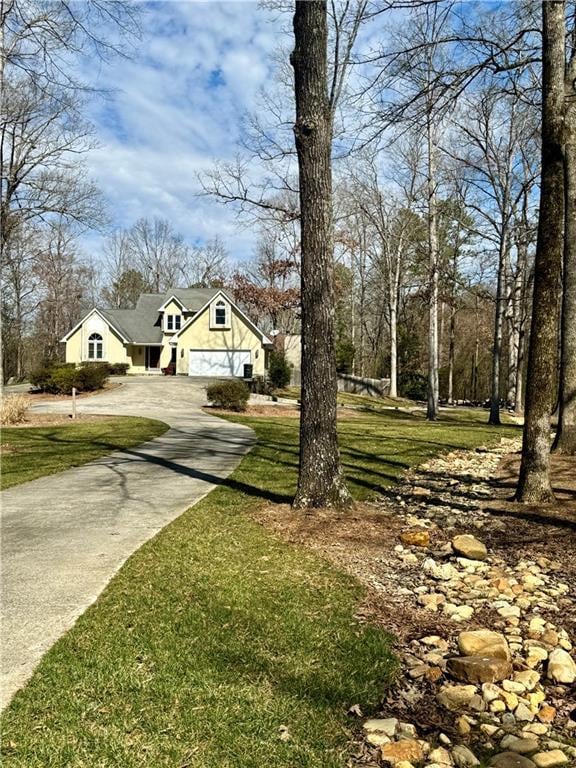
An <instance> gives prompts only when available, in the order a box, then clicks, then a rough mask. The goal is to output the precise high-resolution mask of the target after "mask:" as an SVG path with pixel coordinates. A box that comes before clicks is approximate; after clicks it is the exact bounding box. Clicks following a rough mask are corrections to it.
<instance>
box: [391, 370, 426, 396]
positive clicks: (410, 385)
mask: <svg viewBox="0 0 576 768" xmlns="http://www.w3.org/2000/svg"><path fill="white" fill-rule="evenodd" d="M398 390H399V391H400V394H401V395H402V397H408V398H410V400H426V397H427V391H428V381H427V379H426V376H422V374H420V373H414V372H413V371H406V372H405V373H401V374H400V376H399V377H398Z"/></svg>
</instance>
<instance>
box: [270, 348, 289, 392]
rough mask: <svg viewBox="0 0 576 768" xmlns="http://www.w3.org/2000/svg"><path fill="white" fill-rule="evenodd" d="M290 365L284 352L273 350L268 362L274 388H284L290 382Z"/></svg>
mask: <svg viewBox="0 0 576 768" xmlns="http://www.w3.org/2000/svg"><path fill="white" fill-rule="evenodd" d="M290 376H291V371H290V365H289V364H288V360H286V355H285V354H284V352H278V351H277V350H275V349H274V350H272V352H271V353H270V362H269V364H268V378H269V379H270V384H272V386H273V387H274V389H284V387H287V386H288V384H290Z"/></svg>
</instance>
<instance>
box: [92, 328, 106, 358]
mask: <svg viewBox="0 0 576 768" xmlns="http://www.w3.org/2000/svg"><path fill="white" fill-rule="evenodd" d="M103 351H104V344H103V342H102V336H100V334H99V333H92V334H90V336H89V337H88V360H102V355H103Z"/></svg>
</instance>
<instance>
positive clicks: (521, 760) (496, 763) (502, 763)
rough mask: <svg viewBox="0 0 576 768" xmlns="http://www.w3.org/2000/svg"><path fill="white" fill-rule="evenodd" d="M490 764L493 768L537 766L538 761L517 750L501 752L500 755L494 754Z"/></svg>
mask: <svg viewBox="0 0 576 768" xmlns="http://www.w3.org/2000/svg"><path fill="white" fill-rule="evenodd" d="M490 765H491V766H492V768H536V763H533V762H532V760H530V759H529V758H528V757H524V756H523V755H517V754H516V753H515V752H500V754H499V755H494V757H493V758H492V759H491V760H490Z"/></svg>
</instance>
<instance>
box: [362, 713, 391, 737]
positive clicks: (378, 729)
mask: <svg viewBox="0 0 576 768" xmlns="http://www.w3.org/2000/svg"><path fill="white" fill-rule="evenodd" d="M397 727H398V720H397V719H396V718H395V717H388V718H383V719H380V718H371V719H370V720H366V722H365V723H364V725H363V726H362V728H363V729H364V731H365V732H366V733H382V734H384V735H385V736H388V737H390V738H392V737H393V736H394V735H395V734H396V728H397Z"/></svg>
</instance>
